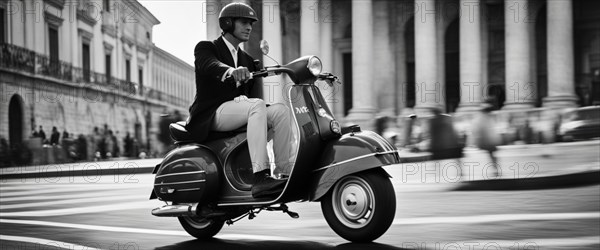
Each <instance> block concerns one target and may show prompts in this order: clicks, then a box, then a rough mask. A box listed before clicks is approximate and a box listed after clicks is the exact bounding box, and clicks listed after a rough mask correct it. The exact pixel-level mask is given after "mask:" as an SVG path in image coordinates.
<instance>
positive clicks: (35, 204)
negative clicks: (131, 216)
mask: <svg viewBox="0 0 600 250" xmlns="http://www.w3.org/2000/svg"><path fill="white" fill-rule="evenodd" d="M139 199H143V198H142V197H141V196H139V195H129V196H122V195H121V196H119V195H116V196H105V197H92V198H81V199H61V200H55V201H44V202H31V203H22V204H11V205H0V210H2V209H16V208H27V207H43V206H53V205H62V204H71V205H81V204H82V203H90V202H102V201H117V200H139Z"/></svg>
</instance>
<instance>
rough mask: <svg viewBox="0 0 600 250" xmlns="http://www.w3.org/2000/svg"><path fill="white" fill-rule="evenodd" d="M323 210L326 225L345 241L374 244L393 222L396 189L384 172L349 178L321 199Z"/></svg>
mask: <svg viewBox="0 0 600 250" xmlns="http://www.w3.org/2000/svg"><path fill="white" fill-rule="evenodd" d="M321 210H322V211H323V215H324V216H325V220H326V221H327V224H329V226H330V227H331V229H333V231H335V232H336V233H337V234H338V235H339V236H341V237H342V238H344V239H346V240H349V241H352V242H371V241H373V240H375V239H377V238H379V237H380V236H381V235H383V234H384V233H385V232H386V231H387V229H388V228H389V227H390V225H391V224H392V221H393V220H394V215H395V213H396V195H395V194H394V187H393V186H392V183H391V181H390V179H389V178H388V176H387V175H386V173H385V172H384V171H383V170H381V169H377V170H371V171H368V172H362V173H358V174H353V175H348V176H345V177H343V178H342V179H340V180H339V181H337V182H336V184H335V185H334V187H333V188H332V189H331V190H330V191H329V192H328V193H327V195H326V196H325V197H324V198H323V200H321Z"/></svg>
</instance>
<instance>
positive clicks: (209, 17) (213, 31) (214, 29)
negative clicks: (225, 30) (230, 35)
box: [202, 0, 225, 41]
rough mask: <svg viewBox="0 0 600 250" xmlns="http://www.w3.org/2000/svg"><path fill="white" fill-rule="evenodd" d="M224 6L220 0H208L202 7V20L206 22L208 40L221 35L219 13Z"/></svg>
mask: <svg viewBox="0 0 600 250" xmlns="http://www.w3.org/2000/svg"><path fill="white" fill-rule="evenodd" d="M224 6H225V5H224V4H221V3H220V1H217V0H206V2H205V3H203V4H202V7H203V8H204V12H203V13H202V15H204V16H203V17H202V22H203V23H205V24H206V35H207V40H210V41H212V40H214V39H217V37H219V36H220V35H221V28H220V27H219V13H220V12H221V9H222V8H223V7H224Z"/></svg>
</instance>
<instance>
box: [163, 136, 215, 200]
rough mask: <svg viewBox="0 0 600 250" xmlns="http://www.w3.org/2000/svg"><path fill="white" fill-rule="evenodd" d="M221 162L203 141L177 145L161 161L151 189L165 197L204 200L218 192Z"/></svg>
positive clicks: (167, 198)
mask: <svg viewBox="0 0 600 250" xmlns="http://www.w3.org/2000/svg"><path fill="white" fill-rule="evenodd" d="M220 165H221V164H220V162H219V159H218V158H217V156H216V155H215V154H214V153H213V152H212V151H211V150H210V149H208V148H207V147H205V146H203V145H199V144H190V145H185V146H181V147H178V148H177V149H175V150H173V151H171V152H170V153H169V154H168V155H167V156H166V157H165V159H164V160H163V161H162V163H161V164H160V167H159V169H158V171H157V175H156V177H155V184H154V190H153V192H154V193H155V194H156V195H157V196H158V197H162V198H164V199H163V200H167V201H175V202H205V201H207V199H211V198H214V197H215V195H216V194H217V193H218V190H219V186H220V182H221V181H220V179H221V177H220V176H221V175H222V170H221V166H220ZM195 183H197V184H195ZM167 190H170V191H167Z"/></svg>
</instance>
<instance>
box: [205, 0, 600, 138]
mask: <svg viewBox="0 0 600 250" xmlns="http://www.w3.org/2000/svg"><path fill="white" fill-rule="evenodd" d="M229 2H231V1H218V0H208V1H207V3H206V5H205V10H204V13H205V15H206V16H205V20H206V22H207V25H208V37H209V38H216V37H218V36H219V34H220V30H219V28H218V13H219V10H220V9H221V8H222V7H223V6H224V5H225V4H227V3H229ZM245 2H246V3H249V4H250V5H251V6H252V7H253V8H254V9H255V10H256V11H257V12H258V14H259V17H260V18H261V20H260V21H259V22H257V23H256V24H255V26H254V31H253V36H252V38H251V41H250V42H248V43H247V44H246V50H247V51H249V52H250V53H251V54H252V55H254V56H255V57H257V58H261V54H260V51H259V50H258V43H259V40H260V39H266V40H268V41H269V43H270V48H271V54H270V56H271V57H274V58H275V59H276V60H277V61H279V62H281V63H285V62H289V61H290V60H292V59H294V58H297V57H299V56H300V55H307V54H314V55H318V56H319V57H320V58H321V59H322V60H323V64H324V70H327V71H331V72H333V73H335V74H337V75H339V76H340V77H341V79H342V82H343V84H342V85H341V86H335V87H334V88H333V89H331V88H329V89H328V88H327V87H326V86H325V87H324V92H325V93H326V95H327V100H329V101H330V106H331V107H332V109H333V110H334V112H335V114H336V116H337V117H338V118H342V119H343V120H345V121H348V122H355V123H359V124H362V125H363V126H366V127H371V126H372V121H373V118H375V117H377V116H382V115H385V116H392V117H403V116H404V115H405V114H408V113H412V112H416V113H417V114H419V113H422V114H427V113H428V112H429V110H430V108H434V107H435V108H441V109H442V110H445V111H446V112H447V113H453V114H455V115H457V116H460V115H462V114H469V113H472V112H471V111H473V110H477V109H478V108H479V107H480V105H481V104H482V103H483V102H484V101H488V102H491V103H492V104H493V105H495V106H496V108H497V109H499V110H500V112H508V113H511V112H512V113H523V111H528V112H529V111H531V110H534V111H535V110H540V109H554V108H559V109H561V108H566V107H577V106H588V105H593V104H598V103H600V2H599V1H593V0H397V1H391V0H356V1H343V0H317V1H293V0H262V1H260V0H259V1H245ZM263 59H264V62H265V64H267V65H268V64H273V62H272V61H271V60H270V59H268V58H266V57H265V58H263ZM272 85H273V86H269V85H267V84H265V88H266V89H265V90H264V93H265V97H266V98H270V99H273V100H278V99H277V98H279V97H277V95H279V94H278V93H281V92H279V91H273V89H275V90H281V89H284V88H285V87H284V86H281V85H277V83H273V84H272ZM273 93H276V94H273ZM273 95H275V96H273Z"/></svg>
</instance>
